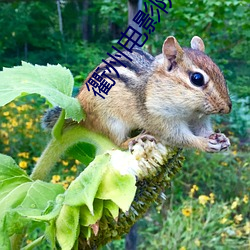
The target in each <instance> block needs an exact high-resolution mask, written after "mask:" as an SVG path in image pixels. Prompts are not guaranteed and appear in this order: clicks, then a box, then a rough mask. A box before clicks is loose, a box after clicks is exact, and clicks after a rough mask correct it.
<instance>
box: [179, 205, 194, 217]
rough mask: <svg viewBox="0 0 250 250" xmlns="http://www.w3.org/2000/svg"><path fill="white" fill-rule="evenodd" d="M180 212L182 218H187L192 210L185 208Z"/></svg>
mask: <svg viewBox="0 0 250 250" xmlns="http://www.w3.org/2000/svg"><path fill="white" fill-rule="evenodd" d="M181 212H182V214H183V215H184V216H186V217H189V216H190V215H191V214H192V209H191V208H190V207H185V208H183V209H182V210H181Z"/></svg>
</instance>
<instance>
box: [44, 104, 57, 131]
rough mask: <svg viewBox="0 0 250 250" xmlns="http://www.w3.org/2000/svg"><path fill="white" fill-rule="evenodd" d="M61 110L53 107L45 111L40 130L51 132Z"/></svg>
mask: <svg viewBox="0 0 250 250" xmlns="http://www.w3.org/2000/svg"><path fill="white" fill-rule="evenodd" d="M61 111H62V109H61V108H60V107H58V106H57V107H54V108H51V109H48V110H46V111H45V113H44V115H43V117H42V120H41V123H42V128H43V129H45V130H51V129H52V128H53V127H54V125H55V124H56V122H57V120H58V118H59V116H60V114H61Z"/></svg>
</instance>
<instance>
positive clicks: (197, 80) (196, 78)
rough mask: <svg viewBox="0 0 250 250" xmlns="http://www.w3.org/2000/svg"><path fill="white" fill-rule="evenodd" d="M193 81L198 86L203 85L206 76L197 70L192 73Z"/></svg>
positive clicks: (191, 78)
mask: <svg viewBox="0 0 250 250" xmlns="http://www.w3.org/2000/svg"><path fill="white" fill-rule="evenodd" d="M190 80H191V82H192V83H193V84H194V85H195V86H198V87H201V86H203V85H204V77H203V75H202V74H201V73H199V72H195V73H192V74H191V75H190Z"/></svg>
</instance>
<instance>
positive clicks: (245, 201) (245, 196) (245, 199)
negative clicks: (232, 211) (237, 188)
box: [243, 194, 249, 204]
mask: <svg viewBox="0 0 250 250" xmlns="http://www.w3.org/2000/svg"><path fill="white" fill-rule="evenodd" d="M248 201H249V198H248V195H246V194H245V195H244V197H243V202H244V203H246V204H247V203H248Z"/></svg>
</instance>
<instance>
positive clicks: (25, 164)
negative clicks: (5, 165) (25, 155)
mask: <svg viewBox="0 0 250 250" xmlns="http://www.w3.org/2000/svg"><path fill="white" fill-rule="evenodd" d="M19 167H20V168H22V169H26V168H27V167H28V163H27V161H20V162H19Z"/></svg>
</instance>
